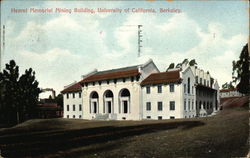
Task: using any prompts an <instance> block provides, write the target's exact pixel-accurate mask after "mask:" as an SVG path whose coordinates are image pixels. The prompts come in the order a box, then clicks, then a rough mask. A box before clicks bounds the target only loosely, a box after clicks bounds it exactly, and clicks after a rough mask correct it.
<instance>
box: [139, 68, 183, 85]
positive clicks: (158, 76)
mask: <svg viewBox="0 0 250 158" xmlns="http://www.w3.org/2000/svg"><path fill="white" fill-rule="evenodd" d="M179 81H181V78H180V70H176V71H167V72H160V73H152V74H151V75H149V76H148V77H147V78H146V79H144V80H143V81H142V82H141V85H142V86H144V85H149V84H160V83H171V82H179Z"/></svg>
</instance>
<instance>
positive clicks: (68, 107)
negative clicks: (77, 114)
mask: <svg viewBox="0 0 250 158" xmlns="http://www.w3.org/2000/svg"><path fill="white" fill-rule="evenodd" d="M69 110H70V106H69V105H67V111H69ZM78 110H79V111H82V104H79V106H78ZM72 111H76V106H75V105H72Z"/></svg>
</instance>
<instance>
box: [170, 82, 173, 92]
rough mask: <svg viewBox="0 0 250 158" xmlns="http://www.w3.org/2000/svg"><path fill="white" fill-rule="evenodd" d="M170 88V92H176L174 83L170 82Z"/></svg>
mask: <svg viewBox="0 0 250 158" xmlns="http://www.w3.org/2000/svg"><path fill="white" fill-rule="evenodd" d="M169 88H170V89H169V90H170V92H174V84H170V85H169Z"/></svg>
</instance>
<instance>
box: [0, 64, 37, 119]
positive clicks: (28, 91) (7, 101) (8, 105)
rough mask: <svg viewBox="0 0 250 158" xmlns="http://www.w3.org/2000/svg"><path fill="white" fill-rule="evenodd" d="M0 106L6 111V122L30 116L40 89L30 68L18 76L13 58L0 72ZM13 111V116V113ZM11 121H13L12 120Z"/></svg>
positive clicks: (17, 68) (17, 69)
mask: <svg viewBox="0 0 250 158" xmlns="http://www.w3.org/2000/svg"><path fill="white" fill-rule="evenodd" d="M0 89H1V95H0V96H1V106H0V107H3V110H4V111H5V112H6V113H5V114H4V115H7V118H8V123H10V121H13V120H15V119H14V118H16V120H15V121H16V122H17V123H19V121H20V119H21V121H23V120H24V117H25V116H28V117H30V116H31V114H32V110H34V108H35V106H36V104H37V101H38V95H39V93H40V89H39V88H38V82H37V81H36V80H35V72H33V70H32V69H31V68H30V69H29V70H26V71H25V74H23V75H22V76H21V77H19V67H18V66H17V65H16V63H15V61H14V60H11V61H10V63H9V64H6V68H5V70H3V72H0ZM13 112H15V116H14V115H13ZM12 123H13V122H12Z"/></svg>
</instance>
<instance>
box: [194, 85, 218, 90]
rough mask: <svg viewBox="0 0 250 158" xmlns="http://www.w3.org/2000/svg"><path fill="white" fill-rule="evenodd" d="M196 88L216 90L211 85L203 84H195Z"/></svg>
mask: <svg viewBox="0 0 250 158" xmlns="http://www.w3.org/2000/svg"><path fill="white" fill-rule="evenodd" d="M196 88H199V89H203V90H208V91H216V89H213V88H212V87H209V86H205V85H203V84H199V83H198V84H196Z"/></svg>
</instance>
